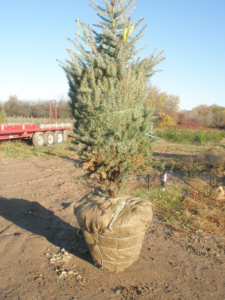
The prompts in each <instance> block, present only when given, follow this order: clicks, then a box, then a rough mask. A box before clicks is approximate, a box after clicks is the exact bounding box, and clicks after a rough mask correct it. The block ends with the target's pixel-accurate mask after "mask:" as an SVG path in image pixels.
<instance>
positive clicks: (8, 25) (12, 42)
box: [0, 0, 225, 110]
mask: <svg viewBox="0 0 225 300" xmlns="http://www.w3.org/2000/svg"><path fill="white" fill-rule="evenodd" d="M95 2H97V3H98V4H100V5H103V1H102V0H95ZM89 3H90V1H89V0H0V102H4V101H7V100H8V99H9V97H10V95H17V97H18V98H19V100H29V101H33V100H52V99H56V100H59V99H62V98H64V99H67V98H68V95H67V93H68V82H67V79H66V76H65V73H64V71H63V70H62V69H61V68H60V67H59V66H58V63H57V61H56V59H58V60H62V61H64V60H65V59H68V58H69V56H68V54H67V52H66V49H68V48H69V49H72V50H74V48H73V46H72V44H71V43H70V42H69V41H68V40H67V38H70V39H75V34H76V33H77V31H78V26H77V23H76V22H75V20H76V19H80V20H81V21H82V22H83V23H85V24H88V23H89V24H91V25H92V24H93V23H94V19H98V17H97V15H96V12H95V11H93V10H92V9H91V8H90V7H89V5H88V4H89ZM135 7H136V10H135V11H134V12H133V13H132V15H131V16H132V21H133V22H137V21H138V20H139V19H140V18H142V17H145V21H144V23H143V24H147V25H148V27H147V29H146V30H145V34H144V37H143V39H142V40H141V41H140V42H139V43H138V47H141V46H143V45H146V44H147V45H148V48H147V49H145V50H144V51H142V53H141V55H140V56H141V58H144V57H147V56H148V55H149V54H151V53H152V52H153V50H154V49H155V48H157V53H159V52H160V51H162V50H164V54H165V56H166V59H165V60H164V61H163V62H162V63H161V64H160V65H159V66H158V67H157V68H158V69H162V70H163V71H162V72H160V73H157V74H155V75H154V76H153V77H152V78H151V82H152V84H153V85H155V86H157V87H158V88H159V89H160V91H161V92H166V93H168V94H173V95H177V96H179V97H180V109H188V110H189V109H192V108H193V107H195V106H197V105H201V104H206V105H212V104H217V105H220V106H225V91H224V88H225V0H157V1H156V0H137V1H136V3H135ZM80 31H81V30H80ZM132 34H135V31H133V33H132Z"/></svg>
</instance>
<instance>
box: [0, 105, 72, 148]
mask: <svg viewBox="0 0 225 300" xmlns="http://www.w3.org/2000/svg"><path fill="white" fill-rule="evenodd" d="M52 102H53V103H54V104H55V123H53V122H52ZM49 114H50V120H49V121H48V122H47V123H45V124H41V125H38V124H30V123H23V124H15V123H13V124H9V123H8V124H0V141H1V140H11V139H32V143H33V145H34V146H44V145H47V146H52V145H53V144H58V145H59V144H61V143H63V141H65V140H68V130H70V129H72V128H73V124H72V123H61V124H58V123H57V101H56V100H51V101H50V102H49Z"/></svg>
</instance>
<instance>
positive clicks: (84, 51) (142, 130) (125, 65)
mask: <svg viewBox="0 0 225 300" xmlns="http://www.w3.org/2000/svg"><path fill="white" fill-rule="evenodd" d="M103 1H104V4H105V7H101V6H99V5H98V4H97V3H96V2H94V1H93V0H90V2H91V3H90V7H91V8H92V9H94V10H95V11H96V12H97V15H98V17H99V20H96V21H95V23H94V25H93V27H91V26H90V25H85V24H83V23H81V22H80V21H79V20H78V26H79V24H81V29H82V31H83V35H82V34H77V38H76V39H75V41H72V40H70V41H71V42H72V44H73V45H74V47H75V51H72V50H67V52H68V53H69V56H70V58H71V60H66V62H65V63H63V62H60V66H61V67H62V68H63V69H64V70H65V72H66V75H67V78H68V82H69V97H70V98H71V108H72V113H73V116H74V118H75V119H76V123H75V129H74V131H75V137H76V143H77V145H78V147H77V149H78V153H79V154H80V157H81V159H82V160H83V162H84V164H83V166H84V167H85V168H86V169H87V170H89V172H90V174H91V177H92V178H96V179H97V180H98V181H100V182H101V184H102V189H103V190H105V191H107V192H108V193H109V194H110V195H111V196H114V197H115V196H116V195H117V194H118V192H119V191H120V189H121V187H122V186H123V185H124V183H125V182H126V180H127V179H128V178H129V176H130V175H132V174H133V173H136V172H139V171H141V170H143V169H144V168H145V167H146V166H147V165H149V162H150V159H151V152H150V151H149V147H150V142H151V141H150V139H149V137H148V136H147V135H146V134H147V133H149V131H150V122H151V118H152V110H151V109H150V108H146V107H145V102H146V88H145V87H146V82H147V81H148V79H149V78H150V77H151V76H152V75H153V74H154V73H156V72H157V71H155V70H154V69H153V68H154V67H155V66H156V65H158V64H159V63H160V62H161V61H162V60H163V59H164V56H163V54H162V52H161V53H159V54H158V55H155V51H154V52H153V53H152V54H151V55H149V56H148V57H147V58H144V59H140V58H139V57H138V56H137V55H138V53H139V52H140V51H141V50H142V49H143V48H142V49H139V50H137V49H136V47H135V45H136V43H137V42H138V41H139V40H140V39H141V38H142V37H143V31H144V30H145V28H146V26H147V25H146V26H144V27H143V28H141V29H140V30H139V31H138V28H139V26H140V25H141V23H142V22H143V20H144V18H143V19H141V20H140V21H139V22H137V23H136V24H134V23H132V21H131V17H130V14H131V12H132V11H133V8H132V6H133V4H134V3H135V2H136V0H131V1H129V2H128V1H127V0H103ZM81 33H82V32H81Z"/></svg>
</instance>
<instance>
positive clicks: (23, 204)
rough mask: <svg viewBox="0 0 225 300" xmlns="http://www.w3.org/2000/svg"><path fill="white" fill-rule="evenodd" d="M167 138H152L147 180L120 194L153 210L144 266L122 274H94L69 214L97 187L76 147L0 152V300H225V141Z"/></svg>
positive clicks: (17, 147)
mask: <svg viewBox="0 0 225 300" xmlns="http://www.w3.org/2000/svg"><path fill="white" fill-rule="evenodd" d="M168 132H169V131H166V130H164V129H160V130H156V132H155V133H154V135H155V136H160V137H161V138H162V139H161V140H157V141H156V142H155V143H154V144H153V145H152V151H153V160H152V162H151V165H150V168H149V172H147V173H146V174H139V175H138V176H135V177H134V178H133V179H131V180H130V181H129V182H128V184H127V186H126V190H125V191H124V193H126V194H131V195H134V196H136V195H138V196H141V197H143V198H146V199H149V200H151V201H152V203H153V204H154V215H155V216H154V220H153V223H152V225H151V226H150V228H149V229H148V230H147V232H146V237H145V240H144V243H143V247H142V250H141V255H140V259H139V260H138V261H136V262H135V263H134V264H133V265H132V266H131V267H130V268H128V269H127V270H125V271H124V272H123V273H118V274H114V273H109V272H108V271H105V270H100V269H98V268H96V267H95V266H94V264H93V262H92V259H91V257H90V253H89V252H88V249H87V246H86V244H85V242H84V240H83V237H82V235H80V234H77V231H78V224H77V221H76V219H75V216H74V214H73V205H74V203H76V202H77V201H78V200H79V199H80V198H81V197H82V196H83V195H85V194H87V193H90V192H91V191H93V189H94V188H97V187H98V184H97V183H96V182H93V181H92V180H90V179H89V178H88V177H87V176H86V174H85V172H84V171H83V169H82V167H81V162H80V160H79V157H78V156H77V154H76V149H75V146H74V144H73V141H72V140H70V141H69V142H67V143H66V144H65V145H62V146H60V147H59V146H53V147H44V148H35V147H33V146H32V145H30V144H29V143H28V142H25V141H24V142H21V141H9V142H1V143H0V161H1V168H0V240H1V249H0V257H1V264H0V281H1V287H0V299H10V300H11V299H22V300H26V299H55V300H72V299H218V300H219V299H224V297H225V279H224V272H225V255H224V254H225V253H224V252H225V237H224V234H225V197H224V195H223V192H219V191H220V190H219V188H220V187H224V186H225V160H224V157H225V141H224V132H223V133H222V134H221V132H218V133H213V136H214V138H213V139H212V138H211V136H212V133H210V134H209V135H208V138H207V137H206V135H207V134H208V133H207V132H205V133H203V132H200V133H199V132H198V133H196V132H192V133H189V134H188V133H186V136H190V135H191V136H192V137H193V136H195V137H196V136H197V137H199V136H200V137H201V139H199V138H197V139H196V138H195V139H192V138H187V137H186V138H184V137H185V134H184V132H181V133H180V134H178V132H177V133H176V132H175V133H173V134H172V133H171V132H170V135H168ZM215 132H216V131H215ZM174 134H175V135H177V136H178V137H176V139H177V140H176V141H174V140H173V138H174V137H173V136H174ZM217 134H218V135H219V137H217ZM179 135H180V137H179ZM181 137H182V138H181ZM165 138H166V139H165ZM165 172H167V174H168V178H167V181H166V184H165V191H163V187H162V183H161V180H162V178H163V175H164V173H165Z"/></svg>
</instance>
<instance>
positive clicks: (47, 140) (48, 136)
mask: <svg viewBox="0 0 225 300" xmlns="http://www.w3.org/2000/svg"><path fill="white" fill-rule="evenodd" d="M54 143H55V138H54V134H53V132H52V131H46V132H45V134H44V144H45V145H46V146H52V145H54Z"/></svg>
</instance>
